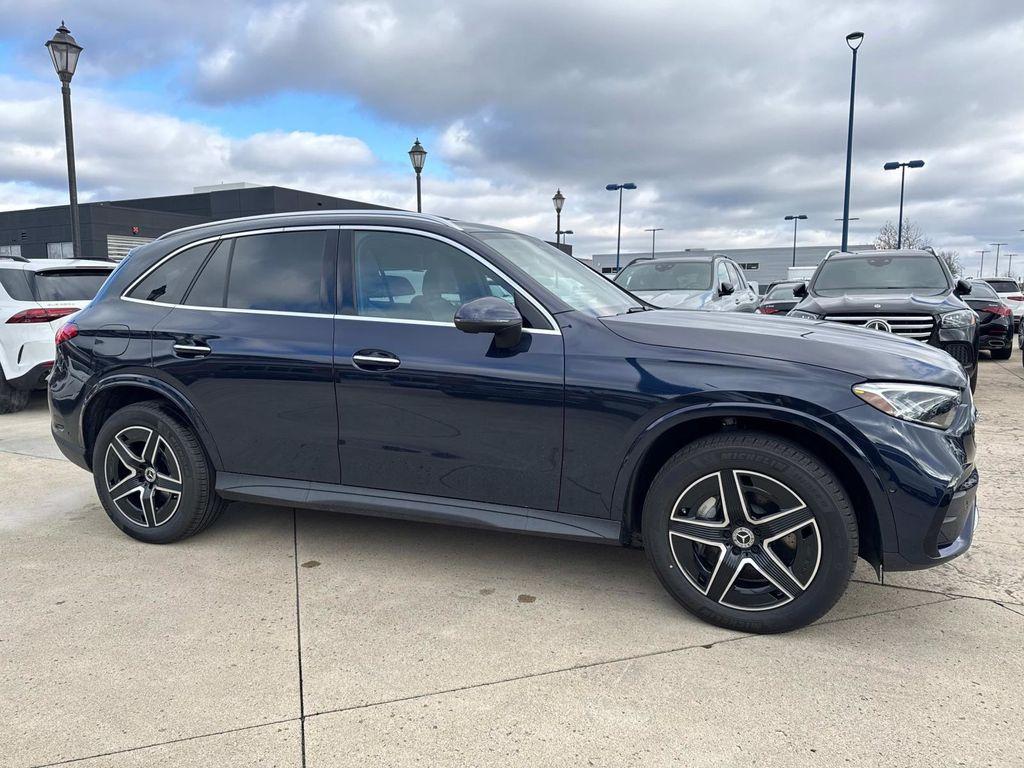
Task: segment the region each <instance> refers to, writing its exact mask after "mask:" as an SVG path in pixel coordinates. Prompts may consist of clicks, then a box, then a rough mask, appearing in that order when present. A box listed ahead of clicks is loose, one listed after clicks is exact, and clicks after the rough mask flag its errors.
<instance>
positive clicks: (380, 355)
mask: <svg viewBox="0 0 1024 768" xmlns="http://www.w3.org/2000/svg"><path fill="white" fill-rule="evenodd" d="M352 364H353V365H354V366H355V367H356V368H358V369H360V370H362V371H393V370H394V369H395V368H397V367H398V366H400V365H401V364H402V361H401V360H399V359H398V357H397V356H396V355H394V354H392V353H391V352H385V351H384V350H382V349H360V350H359V351H358V352H356V353H355V354H354V355H352Z"/></svg>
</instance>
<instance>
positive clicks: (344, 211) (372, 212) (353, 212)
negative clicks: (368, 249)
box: [157, 208, 463, 240]
mask: <svg viewBox="0 0 1024 768" xmlns="http://www.w3.org/2000/svg"><path fill="white" fill-rule="evenodd" d="M297 216H298V217H309V218H313V217H317V218H319V217H325V216H342V217H344V216H383V217H385V218H387V217H388V216H395V217H399V216H400V217H405V218H411V219H420V220H422V221H430V222H433V223H434V224H441V225H443V226H446V227H451V228H452V229H457V230H459V231H460V232H462V231H463V229H462V227H460V226H459V225H458V224H456V223H455V222H454V221H452V220H451V219H445V218H443V217H441V216H435V215H434V214H432V213H414V212H412V211H395V210H387V209H380V210H376V209H373V208H366V209H363V208H332V209H329V210H324V211H291V212H285V213H265V214H261V215H259V216H239V217H237V218H234V219H221V220H220V221H207V222H204V223H202V224H191V225H189V226H187V227H179V228H178V229H174V230H171V231H170V232H165V233H164V234H162V235H160V237H158V238H157V240H163V239H164V238H165V237H170V236H171V235H176V234H178V233H179V232H190V231H192V230H194V229H203V228H204V227H216V226H218V225H220V224H237V223H238V222H241V221H259V220H263V219H284V218H295V217H297ZM298 226H302V225H298ZM327 226H329V227H331V228H333V227H335V226H338V225H327ZM289 229H293V227H289Z"/></svg>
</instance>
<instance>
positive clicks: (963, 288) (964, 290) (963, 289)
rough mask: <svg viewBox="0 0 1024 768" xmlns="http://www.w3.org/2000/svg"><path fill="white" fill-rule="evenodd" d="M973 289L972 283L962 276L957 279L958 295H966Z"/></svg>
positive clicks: (956, 291)
mask: <svg viewBox="0 0 1024 768" xmlns="http://www.w3.org/2000/svg"><path fill="white" fill-rule="evenodd" d="M971 290H973V289H972V288H971V284H970V283H968V282H967V281H966V280H964V279H963V278H960V279H959V280H957V281H956V290H955V291H954V292H955V293H956V295H957V296H966V295H967V294H969V293H970V292H971Z"/></svg>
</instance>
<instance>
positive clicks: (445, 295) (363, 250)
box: [353, 232, 529, 326]
mask: <svg viewBox="0 0 1024 768" xmlns="http://www.w3.org/2000/svg"><path fill="white" fill-rule="evenodd" d="M353 259H354V264H353V266H354V270H353V271H354V274H355V303H356V314H359V315H367V316H370V317H390V318H397V319H403V320H432V321H436V322H448V323H450V322H452V318H453V317H454V316H455V311H456V310H457V309H458V308H459V307H460V306H462V305H463V304H465V303H466V302H467V301H472V300H473V299H479V298H480V297H482V296H497V297H498V298H501V299H504V300H505V301H507V302H509V303H510V304H515V305H517V306H518V302H517V301H516V295H515V292H514V290H513V288H512V286H510V285H508V284H507V283H506V282H505V281H504V280H502V279H501V278H500V277H498V276H497V275H496V274H495V273H494V272H492V271H491V270H490V269H488V268H487V267H486V266H484V265H483V264H481V263H480V262H479V261H477V260H476V259H474V258H473V257H472V256H470V255H469V254H467V253H464V252H463V251H460V250H459V249H457V248H454V247H452V246H450V245H448V244H447V243H443V242H440V241H438V240H434V239H433V238H429V237H421V236H419V235H409V234H404V233H399V232H356V234H355V243H354V249H353ZM520 311H522V309H520ZM524 320H526V322H524V325H527V326H528V325H529V321H528V315H527V314H526V313H524Z"/></svg>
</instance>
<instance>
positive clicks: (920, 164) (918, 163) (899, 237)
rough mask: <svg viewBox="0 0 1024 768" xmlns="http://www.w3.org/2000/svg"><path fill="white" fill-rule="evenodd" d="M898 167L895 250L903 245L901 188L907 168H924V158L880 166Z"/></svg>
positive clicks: (890, 168)
mask: <svg viewBox="0 0 1024 768" xmlns="http://www.w3.org/2000/svg"><path fill="white" fill-rule="evenodd" d="M897 168H899V169H900V223H899V226H898V228H897V230H896V250H897V251H898V250H899V249H900V248H902V247H903V188H904V186H905V185H906V181H907V168H924V160H911V161H909V162H906V163H900V162H891V163H886V164H885V165H883V166H882V170H883V171H895V170H896V169H897Z"/></svg>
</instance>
